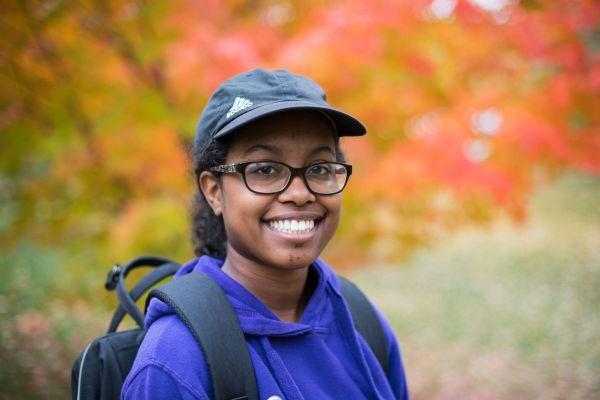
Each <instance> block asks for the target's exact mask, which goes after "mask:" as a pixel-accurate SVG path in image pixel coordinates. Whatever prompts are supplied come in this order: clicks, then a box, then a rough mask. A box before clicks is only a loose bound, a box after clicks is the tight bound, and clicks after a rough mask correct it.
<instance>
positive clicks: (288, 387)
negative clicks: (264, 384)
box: [260, 336, 304, 400]
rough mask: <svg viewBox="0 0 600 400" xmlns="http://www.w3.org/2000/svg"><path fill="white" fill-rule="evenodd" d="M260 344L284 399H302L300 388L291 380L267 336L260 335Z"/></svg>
mask: <svg viewBox="0 0 600 400" xmlns="http://www.w3.org/2000/svg"><path fill="white" fill-rule="evenodd" d="M260 344H261V346H262V348H263V350H264V351H265V355H266V356H267V360H268V362H269V367H270V368H271V371H272V372H273V375H274V376H275V380H276V381H277V383H278V384H279V387H280V388H281V391H282V392H283V395H284V396H285V399H286V400H304V397H302V394H301V393H300V389H298V386H296V383H295V382H294V381H293V380H292V377H291V375H290V373H289V371H288V369H287V368H286V366H285V364H284V363H283V360H282V359H281V358H280V357H279V355H278V354H277V352H276V351H275V349H274V348H273V346H271V342H270V341H269V338H268V337H267V336H262V337H261V338H260Z"/></svg>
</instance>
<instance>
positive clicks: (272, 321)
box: [121, 256, 408, 400]
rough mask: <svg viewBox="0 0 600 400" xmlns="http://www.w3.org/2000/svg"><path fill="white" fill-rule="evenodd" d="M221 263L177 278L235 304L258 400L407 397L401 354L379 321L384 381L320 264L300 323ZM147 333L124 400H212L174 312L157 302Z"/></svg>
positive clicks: (194, 266) (188, 267) (200, 264)
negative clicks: (215, 288)
mask: <svg viewBox="0 0 600 400" xmlns="http://www.w3.org/2000/svg"><path fill="white" fill-rule="evenodd" d="M222 263H223V261H222V260H219V259H216V258H211V257H208V256H202V257H200V258H199V259H196V260H193V261H191V262H189V263H187V264H185V265H183V266H182V267H181V268H180V269H179V271H177V274H176V277H177V276H181V275H184V274H187V273H193V272H195V271H202V272H204V273H206V274H208V275H210V276H211V277H212V278H214V279H215V280H216V281H217V282H218V283H219V285H220V286H221V287H222V288H223V290H224V291H225V294H226V295H227V297H228V299H229V301H230V302H231V304H232V305H233V309H234V310H235V312H236V314H237V316H238V318H239V320H240V324H241V326H242V330H243V332H244V334H245V336H246V340H247V343H248V349H249V351H250V357H251V359H252V364H253V365H254V370H255V374H256V380H257V386H258V394H259V398H260V399H261V400H263V399H264V400H281V399H286V400H300V399H353V400H355V399H408V391H407V386H406V378H405V374H404V368H403V366H402V361H401V357H400V350H399V348H398V344H397V343H396V340H395V338H394V335H393V333H392V330H391V328H390V326H389V325H388V323H387V322H386V321H385V320H384V319H383V317H382V316H381V315H379V318H380V320H381V322H382V324H383V327H384V331H385V336H386V339H387V342H388V354H389V365H390V370H389V373H388V374H387V376H386V375H385V374H384V372H383V370H382V369H381V366H380V365H379V363H378V361H377V359H376V358H375V356H374V354H373V352H372V351H371V349H370V348H369V346H368V345H367V343H366V342H365V340H364V339H363V338H362V336H360V334H359V333H358V332H357V331H356V330H355V329H354V325H353V324H352V321H351V319H350V312H349V311H348V307H347V305H346V302H345V301H344V299H343V297H342V296H341V294H340V290H339V285H338V279H337V276H336V275H335V273H334V272H333V271H332V269H331V268H330V267H329V266H327V265H326V264H325V263H324V262H323V261H321V260H317V261H315V262H314V263H313V264H312V266H311V268H314V270H315V271H316V272H317V275H318V279H319V280H318V284H317V287H316V289H315V291H314V293H313V295H312V296H311V298H310V300H309V302H308V304H307V306H306V309H305V310H304V313H303V314H302V318H301V319H300V321H299V322H297V323H289V322H284V321H281V320H279V318H277V316H276V315H275V314H274V313H273V312H272V311H271V310H270V309H269V308H268V307H267V306H265V305H264V304H263V303H262V302H261V301H260V300H259V299H258V298H257V297H256V296H254V295H253V294H252V293H250V292H249V291H248V290H246V289H245V288H244V287H243V286H241V285H240V284H239V283H237V282H236V281H234V280H233V279H231V278H230V277H229V276H228V275H226V274H225V273H224V272H222V271H221V268H220V267H221V265H222ZM146 326H147V327H148V332H147V334H146V337H145V338H144V341H143V343H142V345H141V347H140V349H139V352H138V354H137V357H136V359H135V362H134V364H133V367H132V369H131V371H130V373H129V375H128V376H127V379H126V380H125V383H124V385H123V390H122V393H121V398H122V399H186V400H187V399H203V400H205V399H206V400H208V399H209V398H211V396H210V395H209V394H210V393H212V385H211V382H210V379H209V374H208V370H207V366H206V362H204V361H201V360H204V358H203V355H202V352H201V350H200V348H199V347H198V344H197V343H196V341H195V340H194V338H193V337H192V335H191V333H190V332H189V331H188V329H187V328H186V327H185V325H184V324H183V322H181V320H180V319H179V318H178V317H177V316H176V315H175V314H174V312H173V311H172V310H171V308H170V307H169V306H168V305H166V304H165V303H162V302H161V301H160V300H158V299H153V300H152V301H151V303H150V306H149V308H148V313H147V315H146Z"/></svg>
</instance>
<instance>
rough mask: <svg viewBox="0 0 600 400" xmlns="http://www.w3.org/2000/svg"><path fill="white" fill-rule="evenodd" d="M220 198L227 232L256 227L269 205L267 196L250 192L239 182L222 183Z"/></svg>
mask: <svg viewBox="0 0 600 400" xmlns="http://www.w3.org/2000/svg"><path fill="white" fill-rule="evenodd" d="M222 196H223V197H222V200H223V203H222V204H223V219H224V221H225V228H226V229H227V230H236V228H241V227H244V228H245V229H249V228H250V229H252V227H255V226H258V224H257V222H258V221H260V218H261V217H262V215H263V214H264V212H265V210H266V208H267V206H268V204H269V198H268V196H260V195H257V194H255V193H252V192H250V191H249V190H248V189H246V187H245V185H244V183H243V182H241V181H239V182H238V181H231V180H229V181H224V182H223V191H222Z"/></svg>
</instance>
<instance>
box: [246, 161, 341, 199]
mask: <svg viewBox="0 0 600 400" xmlns="http://www.w3.org/2000/svg"><path fill="white" fill-rule="evenodd" d="M290 176H291V171H290V169H289V168H288V167H287V166H285V165H283V164H280V163H277V162H272V161H262V162H254V163H250V164H248V166H247V167H246V170H245V178H246V184H247V185H248V187H249V188H250V189H251V190H253V191H255V192H259V193H276V192H279V191H281V190H282V189H283V188H284V187H285V186H286V185H287V183H288V181H289V179H290ZM304 176H305V178H306V183H307V184H308V187H309V188H310V190H312V191H313V192H315V193H320V194H332V193H336V192H339V191H340V190H341V189H342V188H343V187H344V185H345V184H346V180H347V179H348V171H347V170H346V167H344V166H343V165H341V164H337V163H319V164H315V165H311V166H309V167H308V168H307V169H306V170H305V173H304Z"/></svg>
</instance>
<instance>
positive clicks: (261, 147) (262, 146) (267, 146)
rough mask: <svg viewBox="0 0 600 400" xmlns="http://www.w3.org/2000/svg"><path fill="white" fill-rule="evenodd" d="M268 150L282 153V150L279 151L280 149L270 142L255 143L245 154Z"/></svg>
mask: <svg viewBox="0 0 600 400" xmlns="http://www.w3.org/2000/svg"><path fill="white" fill-rule="evenodd" d="M261 150H263V151H267V152H269V153H275V154H278V153H281V151H279V149H278V148H277V147H275V146H272V145H270V144H255V145H254V146H252V147H250V148H249V149H247V150H246V151H244V156H247V155H250V154H252V153H255V152H257V151H261Z"/></svg>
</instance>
